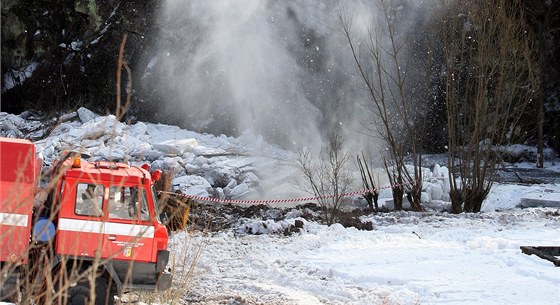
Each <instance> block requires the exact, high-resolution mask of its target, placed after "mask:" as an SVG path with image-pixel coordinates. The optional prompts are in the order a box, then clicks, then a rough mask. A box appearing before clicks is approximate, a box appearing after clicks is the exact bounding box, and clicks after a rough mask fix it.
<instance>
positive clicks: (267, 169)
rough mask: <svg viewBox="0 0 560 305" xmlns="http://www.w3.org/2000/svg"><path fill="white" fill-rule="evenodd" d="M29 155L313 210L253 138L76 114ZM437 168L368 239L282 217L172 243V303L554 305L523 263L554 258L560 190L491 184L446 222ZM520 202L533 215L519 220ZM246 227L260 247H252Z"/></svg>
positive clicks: (542, 275)
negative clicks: (80, 159) (549, 254)
mask: <svg viewBox="0 0 560 305" xmlns="http://www.w3.org/2000/svg"><path fill="white" fill-rule="evenodd" d="M45 132H46V131H45V128H44V127H42V125H41V124H40V123H38V122H37V121H34V120H32V117H31V114H24V115H20V116H14V115H9V114H6V113H0V136H11V137H23V136H24V135H27V136H30V137H37V138H38V137H41V136H42V135H44V134H46V133H45ZM35 143H36V144H37V147H38V150H39V151H41V153H42V154H43V155H44V158H45V161H46V164H47V165H48V164H51V163H52V162H53V160H54V159H56V156H57V155H58V154H59V153H60V152H61V151H62V150H64V149H77V150H82V151H84V152H88V153H89V154H91V155H92V158H93V159H96V158H109V159H123V160H129V161H130V162H133V163H135V162H149V163H151V164H152V166H153V167H155V168H162V169H164V170H167V171H173V173H174V176H175V179H174V181H173V184H174V188H176V189H181V190H183V191H184V192H186V193H188V194H191V195H197V196H202V197H208V196H211V197H215V198H223V199H245V198H252V199H288V198H299V197H304V196H305V197H307V196H309V194H307V193H304V192H303V191H301V190H300V189H299V188H298V187H297V186H296V185H294V183H293V182H294V180H297V179H296V178H294V177H295V176H294V175H295V174H296V173H297V170H296V169H295V167H294V166H293V164H294V163H293V161H294V159H295V154H294V153H291V152H288V151H285V150H282V149H280V148H278V147H275V146H274V145H270V144H268V143H266V142H265V141H264V140H263V139H262V138H260V137H258V136H254V135H252V134H251V133H249V132H247V133H245V134H244V135H243V136H241V137H239V138H232V137H226V136H223V135H222V136H214V135H207V134H198V133H195V132H192V131H187V130H182V129H180V128H178V127H174V126H168V125H161V124H149V123H142V122H139V123H136V124H134V125H130V126H129V125H125V124H122V123H119V122H118V121H116V120H115V119H114V117H112V116H97V115H95V114H93V113H91V112H90V111H89V110H87V109H83V108H81V109H79V110H78V111H77V112H76V113H74V114H69V115H67V116H65V117H64V118H63V120H61V122H60V123H59V124H58V125H57V126H56V127H55V128H54V129H53V130H52V131H51V132H50V133H49V135H48V136H47V137H46V138H44V139H40V140H37V141H36V142H35ZM440 165H441V164H440ZM440 165H438V166H433V167H431V168H428V169H426V173H425V181H426V183H425V189H424V193H425V194H424V198H429V200H430V206H432V207H435V208H434V209H433V211H431V212H426V213H412V212H392V213H386V214H379V215H372V216H365V217H363V218H362V220H363V221H371V222H372V223H373V226H374V230H372V231H360V230H357V229H354V228H344V227H342V226H341V225H338V224H335V225H332V226H325V225H321V224H318V223H316V222H308V221H306V220H305V219H303V218H301V215H299V214H297V213H292V214H290V215H291V216H289V217H286V218H285V219H281V220H266V221H264V220H262V219H259V218H253V219H239V221H238V224H239V225H238V226H237V227H234V228H231V229H228V230H225V231H222V232H218V233H216V232H214V233H201V232H192V233H188V234H187V233H185V232H182V233H178V234H176V235H175V236H173V237H172V239H171V249H172V251H173V253H174V254H175V258H174V259H175V261H176V262H177V263H176V265H175V268H176V269H177V271H176V279H177V280H176V281H175V285H176V286H177V287H179V286H180V285H181V281H182V280H183V279H184V277H183V276H182V275H183V274H186V270H188V268H190V266H191V265H192V264H194V265H195V266H194V267H195V269H194V275H192V276H189V280H190V282H189V286H188V288H187V290H186V291H187V293H186V295H185V296H184V297H183V298H182V300H181V301H180V303H200V304H443V303H445V304H560V268H558V267H555V266H554V265H553V264H552V263H551V262H549V261H546V260H543V259H540V258H538V257H536V256H534V255H533V256H528V255H525V254H522V253H521V251H520V249H519V247H520V246H522V245H533V246H560V207H558V206H554V203H555V202H558V201H559V200H560V184H558V183H557V182H556V183H542V184H534V185H517V184H496V185H495V186H494V188H493V189H492V192H491V193H490V195H489V197H488V199H487V200H486V202H485V204H484V207H483V212H482V213H480V214H462V215H452V214H448V213H446V212H442V211H443V210H445V208H444V207H445V206H446V205H447V204H448V203H447V201H446V200H447V197H446V196H447V195H446V189H447V187H448V186H447V185H446V176H447V175H446V168H445V167H444V166H440ZM546 170H547V171H549V172H551V173H552V178H553V179H551V181H558V178H559V177H560V164H558V163H551V162H548V163H547V164H546ZM381 195H382V197H383V200H385V199H388V198H389V197H390V193H389V192H387V191H385V192H383V193H382V194H381ZM540 199H543V200H540ZM523 202H525V203H527V202H533V203H535V202H537V204H534V205H537V207H531V208H524V209H521V208H518V207H517V206H518V205H519V204H522V203H523ZM539 202H548V203H552V204H545V205H549V206H548V207H539V206H538V205H539V204H538V203H539ZM271 205H274V204H271ZM296 220H301V221H303V223H304V227H303V230H302V232H301V233H296V234H292V235H290V236H284V235H283V234H278V233H276V232H275V231H281V229H282V228H285V227H286V226H288V225H290V224H294V223H295V221H296ZM247 227H252V228H259V230H256V231H258V232H260V233H265V234H260V235H254V234H248V233H247V230H246V229H245V228H247ZM253 232H255V230H253ZM185 247H189V248H188V249H202V251H203V252H202V254H201V256H200V257H199V258H198V260H195V261H194V263H193V259H192V257H191V256H188V257H186V258H182V257H180V256H181V255H183V254H184V253H185V252H188V253H190V254H191V255H192V253H193V251H184V250H183V249H185ZM141 301H142V300H141Z"/></svg>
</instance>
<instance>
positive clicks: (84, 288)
mask: <svg viewBox="0 0 560 305" xmlns="http://www.w3.org/2000/svg"><path fill="white" fill-rule="evenodd" d="M90 297H91V288H90V285H89V282H87V281H86V282H80V283H78V284H77V285H76V286H74V287H71V288H69V289H68V303H67V305H88V304H90V302H89V300H90ZM94 304H95V305H114V304H115V296H114V294H113V292H112V289H108V288H107V279H105V278H104V277H98V278H97V279H96V280H95V302H94Z"/></svg>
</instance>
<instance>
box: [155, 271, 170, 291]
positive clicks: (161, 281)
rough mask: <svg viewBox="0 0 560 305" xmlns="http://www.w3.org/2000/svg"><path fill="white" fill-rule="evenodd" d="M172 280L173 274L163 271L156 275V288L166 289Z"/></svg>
mask: <svg viewBox="0 0 560 305" xmlns="http://www.w3.org/2000/svg"><path fill="white" fill-rule="evenodd" d="M172 282H173V275H172V274H171V273H169V272H163V273H162V274H160V275H159V277H158V280H157V289H158V290H160V291H161V290H167V289H169V288H170V287H171V283H172Z"/></svg>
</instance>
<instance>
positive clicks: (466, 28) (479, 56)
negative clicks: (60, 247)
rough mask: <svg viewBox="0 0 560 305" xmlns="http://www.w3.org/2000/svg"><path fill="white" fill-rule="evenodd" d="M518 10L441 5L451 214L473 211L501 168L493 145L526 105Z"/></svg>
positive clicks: (504, 1) (505, 5) (501, 0)
mask: <svg viewBox="0 0 560 305" xmlns="http://www.w3.org/2000/svg"><path fill="white" fill-rule="evenodd" d="M519 5H520V2H519V1H508V0H496V1H478V0H477V1H446V0H444V1H443V9H442V10H441V14H442V15H441V16H440V17H439V18H438V20H439V21H440V22H441V23H440V24H439V25H438V26H439V28H440V29H442V30H443V33H442V39H443V52H444V54H445V69H444V70H445V76H444V78H445V86H446V89H445V93H446V95H445V98H446V107H447V117H448V141H449V150H448V167H449V178H450V182H451V191H450V196H451V204H452V211H453V212H454V213H460V212H462V211H465V212H479V211H480V209H481V206H482V202H483V201H484V199H485V198H486V196H487V195H488V192H489V191H490V188H491V186H492V182H493V180H494V177H495V175H496V173H497V170H498V166H499V163H500V152H499V150H497V149H495V148H496V146H495V145H500V144H504V143H505V142H506V140H507V137H506V135H507V132H508V130H509V129H511V128H512V126H515V124H516V123H517V121H518V120H519V118H520V116H521V114H522V112H523V110H524V109H525V105H526V103H527V102H528V100H529V99H530V98H531V91H532V88H533V82H534V75H533V74H532V69H531V60H530V50H531V45H530V39H529V37H528V35H527V32H526V29H525V26H524V23H523V22H522V20H523V18H522V16H521V14H522V11H521V10H520V6H519ZM459 177H460V178H459Z"/></svg>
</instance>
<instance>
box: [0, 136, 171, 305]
mask: <svg viewBox="0 0 560 305" xmlns="http://www.w3.org/2000/svg"><path fill="white" fill-rule="evenodd" d="M0 166H1V168H0V264H1V266H0V270H1V272H0V288H1V289H0V299H4V300H13V299H14V297H17V298H19V299H20V300H21V299H22V298H25V297H27V296H28V295H32V297H29V298H30V299H32V300H33V299H34V298H35V300H34V302H35V303H55V304H72V305H77V304H84V305H85V304H90V300H92V301H94V304H96V305H97V304H105V305H106V304H113V303H114V296H115V295H117V294H121V293H124V292H126V291H130V290H139V289H140V290H156V289H157V290H165V289H168V288H169V287H170V286H171V282H172V275H171V273H170V272H169V271H167V270H166V265H167V262H168V260H169V251H168V250H167V245H168V231H167V229H166V227H165V225H164V224H163V222H164V221H165V219H162V218H164V216H165V214H162V215H160V214H159V210H158V206H157V197H156V192H155V189H154V186H153V182H154V181H156V180H158V179H159V177H160V176H161V171H159V170H158V171H153V172H151V173H150V171H149V170H150V169H149V166H148V165H143V166H141V167H135V166H130V165H128V164H126V163H119V162H109V161H96V162H89V161H86V160H84V156H83V155H80V154H78V153H73V152H65V153H64V154H63V156H62V157H61V158H60V160H58V161H57V162H56V163H55V164H54V165H53V166H52V169H51V174H50V178H49V186H48V187H46V190H47V191H46V192H44V194H45V196H44V199H45V200H44V202H41V201H42V200H40V201H37V200H36V199H37V198H39V197H41V196H40V195H41V193H40V192H38V191H37V185H38V183H37V181H38V179H39V176H40V170H41V169H40V168H41V160H40V159H38V158H37V157H36V153H35V146H34V144H33V143H31V142H30V141H27V140H21V139H11V138H0ZM22 287H25V288H23V289H22Z"/></svg>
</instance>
